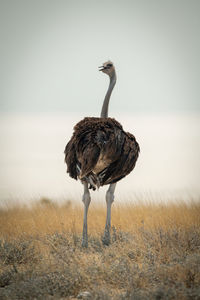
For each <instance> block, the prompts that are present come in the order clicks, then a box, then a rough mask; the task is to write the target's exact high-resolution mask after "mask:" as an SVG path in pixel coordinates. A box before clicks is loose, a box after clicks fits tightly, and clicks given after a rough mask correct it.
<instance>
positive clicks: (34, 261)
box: [0, 199, 200, 300]
mask: <svg viewBox="0 0 200 300" xmlns="http://www.w3.org/2000/svg"><path fill="white" fill-rule="evenodd" d="M105 214H106V211H105V207H100V206H99V207H92V206H91V208H90V211H89V216H88V227H89V247H88V249H82V248H81V231H82V215H83V211H82V206H80V207H79V206H77V207H73V206H72V205H71V204H70V203H69V202H68V203H66V205H63V206H62V207H59V206H57V205H55V204H53V203H52V202H51V201H50V200H48V199H42V200H41V201H40V203H38V204H36V205H35V206H34V207H32V208H31V209H28V208H26V207H13V208H9V209H7V210H1V211H0V228H1V229H0V231H1V233H0V238H1V241H0V299H76V298H77V297H78V298H80V299H96V300H97V299H99V300H100V299H104V300H109V299H116V300H125V299H127V300H133V299H183V300H184V299H200V204H197V203H190V205H186V204H184V203H179V204H176V205H175V204H169V205H155V204H137V205H133V204H132V205H124V206H113V211H112V244H111V245H110V246H109V247H106V246H103V245H102V243H101V235H102V232H103V229H104V223H105ZM83 291H88V293H86V294H82V295H81V292H83Z"/></svg>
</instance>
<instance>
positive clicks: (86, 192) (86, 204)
mask: <svg viewBox="0 0 200 300" xmlns="http://www.w3.org/2000/svg"><path fill="white" fill-rule="evenodd" d="M83 185H84V194H83V198H82V201H83V203H84V218H83V237H82V247H87V246H88V236H87V214H88V207H89V205H90V201H91V198H90V192H89V189H88V184H87V182H84V183H83Z"/></svg>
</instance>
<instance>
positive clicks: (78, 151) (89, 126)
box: [65, 117, 140, 190]
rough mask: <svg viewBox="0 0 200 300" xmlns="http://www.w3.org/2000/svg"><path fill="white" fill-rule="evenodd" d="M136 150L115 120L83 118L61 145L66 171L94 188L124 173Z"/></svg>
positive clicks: (128, 134) (129, 169)
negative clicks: (66, 141) (62, 145)
mask: <svg viewBox="0 0 200 300" xmlns="http://www.w3.org/2000/svg"><path fill="white" fill-rule="evenodd" d="M139 151H140V148H139V145H138V143H137V141H136V139H135V137H134V136H133V135H132V134H131V133H129V132H125V131H124V130H123V128H122V125H121V124H120V123H119V122H117V121H116V120H115V119H113V118H92V117H90V118H89V117H87V118H84V119H83V120H81V121H80V122H79V123H77V124H76V125H75V127H74V133H73V136H72V138H71V139H70V141H69V142H68V144H67V146H66V148H65V162H66V164H67V172H68V173H69V175H70V176H71V177H72V178H74V179H77V178H79V179H81V180H82V181H87V182H88V183H89V184H90V186H89V187H90V188H93V189H94V190H95V189H96V186H97V187H99V186H103V185H106V184H111V183H115V182H117V181H119V180H120V179H122V178H123V177H125V176H126V175H128V174H129V173H130V172H131V171H132V170H133V168H134V167H135V163H136V161H137V158H138V155H139Z"/></svg>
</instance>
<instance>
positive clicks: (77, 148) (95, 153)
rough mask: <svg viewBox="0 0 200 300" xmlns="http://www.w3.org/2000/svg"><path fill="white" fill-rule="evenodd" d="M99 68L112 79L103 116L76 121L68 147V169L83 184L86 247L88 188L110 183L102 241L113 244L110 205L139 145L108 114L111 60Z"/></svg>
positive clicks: (84, 242)
mask: <svg viewBox="0 0 200 300" xmlns="http://www.w3.org/2000/svg"><path fill="white" fill-rule="evenodd" d="M100 71H102V72H104V73H106V74H107V75H108V76H109V78H110V84H109V87H108V91H107V93H106V96H105V99H104V102H103V106H102V111H101V117H100V118H93V117H87V118H84V119H83V120H81V121H80V122H79V123H77V124H76V125H75V127H74V133H73V136H72V138H71V139H70V141H69V142H68V144H67V146H66V148H65V162H66V164H67V172H68V173H69V175H70V176H71V177H72V178H74V179H76V180H77V179H80V180H81V182H82V183H83V186H84V194H83V198H82V200H83V203H84V206H85V207H84V220H83V237H82V246H83V247H87V245H88V236H87V213H88V207H89V205H90V201H91V197H90V192H89V189H93V190H95V189H96V188H99V187H100V186H103V185H106V184H109V185H110V186H109V188H108V191H107V193H106V203H107V217H106V225H105V231H104V235H103V238H102V241H103V243H104V244H105V245H109V243H110V225H111V205H112V202H113V201H114V191H115V187H116V182H117V181H119V180H120V179H122V178H123V177H125V176H126V175H128V174H129V173H130V172H131V171H132V170H133V168H134V167H135V164H136V161H137V158H138V155H139V151H140V148H139V145H138V143H137V141H136V139H135V137H134V136H133V135H132V134H131V133H128V132H125V131H124V130H123V128H122V126H121V124H120V123H119V122H117V121H116V120H115V119H113V118H109V117H108V105H109V100H110V96H111V93H112V90H113V87H114V86H115V83H116V73H115V68H114V66H113V64H112V63H111V62H110V61H108V62H106V63H104V64H103V66H102V67H100Z"/></svg>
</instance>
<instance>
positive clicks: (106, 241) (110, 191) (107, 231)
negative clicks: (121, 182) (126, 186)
mask: <svg viewBox="0 0 200 300" xmlns="http://www.w3.org/2000/svg"><path fill="white" fill-rule="evenodd" d="M115 187H116V183H112V184H110V186H109V188H108V190H107V192H106V204H107V216H106V226H105V231H104V235H103V238H102V242H103V244H104V245H107V246H108V245H109V244H110V224H111V205H112V203H113V201H114V191H115Z"/></svg>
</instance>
